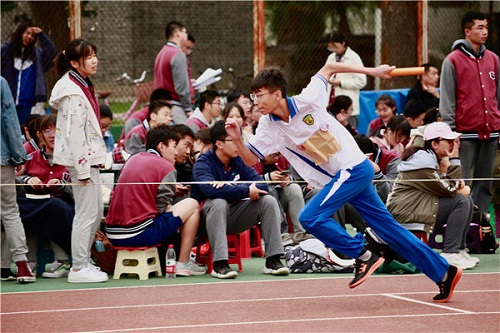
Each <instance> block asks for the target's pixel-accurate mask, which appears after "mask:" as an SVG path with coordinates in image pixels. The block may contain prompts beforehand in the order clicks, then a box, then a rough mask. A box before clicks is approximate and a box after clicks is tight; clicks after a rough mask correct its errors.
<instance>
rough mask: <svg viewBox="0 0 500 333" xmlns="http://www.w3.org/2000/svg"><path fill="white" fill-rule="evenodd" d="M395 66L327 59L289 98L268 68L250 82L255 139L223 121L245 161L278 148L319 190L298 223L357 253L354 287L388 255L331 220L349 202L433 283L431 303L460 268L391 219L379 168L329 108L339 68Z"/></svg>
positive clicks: (381, 73)
mask: <svg viewBox="0 0 500 333" xmlns="http://www.w3.org/2000/svg"><path fill="white" fill-rule="evenodd" d="M393 69H394V66H388V65H381V66H378V67H376V68H373V67H362V66H356V65H348V64H343V63H338V62H335V63H328V64H326V65H324V66H323V67H322V68H321V69H320V70H319V71H318V73H316V75H314V76H313V77H312V78H311V81H310V83H309V85H308V86H307V87H306V88H304V89H303V90H302V92H301V93H300V94H299V95H296V96H293V97H287V96H286V90H287V81H286V78H285V76H284V74H283V72H282V71H281V70H280V69H279V68H277V67H269V68H266V69H264V70H262V71H261V72H260V73H259V74H257V76H256V77H255V78H254V79H253V81H252V84H251V88H252V91H253V94H252V99H253V100H254V103H255V104H256V105H258V106H259V110H260V113H261V114H262V117H261V118H260V121H259V126H258V127H257V132H256V133H255V136H254V137H253V138H252V139H251V140H250V142H248V144H246V145H245V144H244V143H243V141H242V140H241V130H240V128H239V126H238V125H237V123H236V122H233V121H231V122H226V130H227V133H228V136H229V137H230V138H231V139H232V140H233V145H235V148H236V149H237V151H238V153H239V155H240V157H241V158H242V159H243V161H245V163H246V164H247V165H254V164H255V163H257V162H258V160H259V159H262V158H264V157H265V156H267V155H269V154H272V153H275V152H280V153H281V154H282V155H283V156H284V157H285V158H286V159H287V160H288V161H289V162H290V164H291V165H292V167H293V168H294V169H295V170H296V171H297V172H298V173H299V174H300V176H301V177H302V178H304V180H305V181H307V182H308V183H309V184H310V185H311V186H313V187H315V188H318V189H320V191H319V192H318V193H317V194H316V195H315V196H314V197H313V198H312V199H311V200H310V201H309V202H308V203H307V204H306V206H305V207H304V209H303V210H302V212H301V213H300V215H299V221H300V224H301V225H302V226H303V227H304V229H305V230H306V231H307V232H309V233H311V234H312V235H314V236H315V237H316V238H318V239H319V240H321V241H322V242H323V243H325V244H326V245H327V246H328V247H330V248H332V249H333V250H336V251H338V252H340V253H343V254H344V255H347V256H349V257H351V258H356V261H355V275H354V279H353V280H352V281H351V282H350V283H349V287H350V288H355V287H357V286H359V285H360V284H362V283H363V282H364V281H366V279H367V278H368V277H369V276H370V275H371V274H372V273H373V272H375V271H376V270H377V269H378V267H380V265H382V263H383V262H384V258H383V257H381V256H379V255H378V254H376V253H372V252H371V251H369V250H368V249H367V248H366V247H365V241H364V237H363V235H362V234H361V233H358V234H357V235H355V236H354V237H352V236H350V235H349V234H348V233H347V232H346V230H345V229H344V228H342V226H341V225H340V224H339V223H337V222H336V221H335V220H334V219H332V218H331V216H332V215H333V213H334V212H336V211H337V210H338V209H339V208H340V207H342V206H343V205H344V204H345V203H347V202H348V203H350V204H351V205H352V206H354V208H355V209H356V210H357V211H358V212H359V213H360V214H361V216H362V217H363V219H364V220H365V221H366V223H367V225H368V226H369V227H371V228H372V230H374V231H375V232H376V233H377V234H378V235H379V237H380V238H381V239H383V240H384V241H385V242H386V243H387V244H388V245H389V246H390V247H391V248H392V249H394V250H395V251H396V252H397V253H399V254H400V255H402V256H404V257H405V258H406V259H407V260H409V261H410V262H412V263H413V264H414V265H415V266H417V267H418V268H419V269H420V270H421V271H422V272H424V273H425V274H426V275H427V276H429V277H430V278H431V279H432V280H433V281H434V282H436V284H437V285H438V287H439V294H437V295H436V296H434V301H435V302H441V303H442V302H447V301H449V300H450V299H451V297H452V294H453V290H454V289H455V286H456V284H457V283H458V280H459V279H460V277H461V275H462V270H461V269H460V268H457V267H455V266H451V265H449V264H448V262H447V261H446V260H445V259H444V258H443V257H441V256H439V255H438V254H437V253H435V252H434V251H433V250H432V249H431V248H430V247H428V246H427V245H425V244H424V243H422V242H421V241H420V240H419V239H418V238H416V237H415V236H414V235H413V234H412V233H411V232H410V231H408V230H406V229H405V228H403V227H402V226H401V225H400V224H399V223H398V222H396V220H394V218H393V217H392V215H391V214H390V213H389V211H388V210H387V208H386V207H385V205H384V203H383V202H382V200H381V199H380V197H379V196H378V194H377V193H376V191H375V189H374V187H373V186H372V181H373V177H374V170H373V166H372V165H371V163H370V161H368V159H367V158H366V156H365V154H363V152H362V151H361V150H360V149H359V147H358V145H357V144H356V142H355V141H354V138H353V137H352V135H351V134H350V133H349V132H348V131H347V130H346V129H345V127H344V126H343V125H342V124H341V123H339V122H338V121H337V120H336V119H335V118H334V117H332V116H331V115H330V114H329V113H328V111H327V110H326V104H327V101H328V98H327V95H328V79H329V78H330V77H332V75H333V74H334V73H345V72H355V73H362V74H367V75H372V76H377V77H380V78H384V79H389V78H390V75H389V73H390V72H391V71H392V70H393Z"/></svg>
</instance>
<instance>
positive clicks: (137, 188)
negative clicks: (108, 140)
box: [106, 150, 177, 239]
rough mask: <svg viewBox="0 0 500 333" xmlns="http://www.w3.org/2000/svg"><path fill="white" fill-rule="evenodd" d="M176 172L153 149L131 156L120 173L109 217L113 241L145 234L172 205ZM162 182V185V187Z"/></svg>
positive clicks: (107, 217)
mask: <svg viewBox="0 0 500 333" xmlns="http://www.w3.org/2000/svg"><path fill="white" fill-rule="evenodd" d="M176 179H177V171H176V170H175V168H174V166H173V165H172V163H170V162H169V161H167V160H165V159H164V158H163V157H161V156H159V155H158V153H157V152H156V151H154V150H149V151H147V152H141V153H138V154H135V155H133V156H131V157H130V158H129V159H128V160H127V162H126V163H125V165H124V166H123V169H122V170H121V172H120V177H119V178H118V182H117V184H116V186H115V188H114V191H113V195H112V197H111V203H110V206H109V212H108V215H107V216H106V233H107V235H108V237H109V238H110V239H124V238H130V237H133V236H135V235H137V234H139V233H140V232H142V231H143V230H144V229H145V228H146V227H147V226H148V225H150V224H151V223H153V219H154V218H155V217H156V216H157V215H158V214H161V213H165V212H166V210H167V209H168V208H169V206H170V205H172V202H173V196H174V194H175V182H176ZM161 183H163V184H161Z"/></svg>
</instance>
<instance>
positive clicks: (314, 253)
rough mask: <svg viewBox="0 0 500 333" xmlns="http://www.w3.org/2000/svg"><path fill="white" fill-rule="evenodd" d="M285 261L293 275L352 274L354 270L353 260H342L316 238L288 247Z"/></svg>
mask: <svg viewBox="0 0 500 333" xmlns="http://www.w3.org/2000/svg"><path fill="white" fill-rule="evenodd" d="M285 261H286V265H287V267H288V268H289V269H290V272H291V273H351V272H353V270H354V260H353V259H350V260H345V259H340V258H339V257H338V256H336V255H335V253H333V251H332V250H331V249H329V248H327V247H326V246H325V244H323V243H322V242H321V241H320V240H318V239H315V238H314V239H306V240H304V241H302V242H300V243H299V244H298V245H295V246H287V247H286V248H285Z"/></svg>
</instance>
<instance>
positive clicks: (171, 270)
mask: <svg viewBox="0 0 500 333" xmlns="http://www.w3.org/2000/svg"><path fill="white" fill-rule="evenodd" d="M176 260H177V258H176V255H175V250H174V244H168V250H167V256H166V258H165V270H166V274H165V275H166V277H167V279H175V262H176Z"/></svg>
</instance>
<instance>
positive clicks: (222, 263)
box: [191, 120, 290, 279]
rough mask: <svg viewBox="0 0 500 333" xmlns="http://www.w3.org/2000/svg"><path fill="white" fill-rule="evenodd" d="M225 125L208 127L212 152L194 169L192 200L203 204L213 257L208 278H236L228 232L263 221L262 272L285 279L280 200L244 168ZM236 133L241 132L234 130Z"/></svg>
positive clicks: (204, 220)
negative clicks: (263, 256) (230, 259)
mask: <svg viewBox="0 0 500 333" xmlns="http://www.w3.org/2000/svg"><path fill="white" fill-rule="evenodd" d="M224 126H225V121H224V120H220V121H218V122H216V123H215V124H214V126H212V127H211V128H210V138H211V141H212V144H213V150H209V151H207V152H206V153H204V154H201V155H200V157H199V158H198V159H197V160H196V163H194V167H193V181H195V182H197V183H196V184H192V186H191V197H192V198H194V199H196V200H198V202H199V203H200V204H202V207H203V208H202V210H201V222H202V225H203V223H204V225H205V226H206V232H207V235H208V241H209V242H210V248H211V250H212V254H213V261H214V262H213V270H212V272H211V274H212V276H213V277H215V278H219V279H233V278H235V277H236V276H238V273H237V272H236V271H234V270H233V269H232V268H231V267H230V266H229V265H228V245H227V237H226V235H227V234H236V233H240V232H242V231H245V230H247V229H250V228H251V227H252V226H254V225H256V224H257V223H259V222H261V224H262V236H263V238H264V242H265V243H266V247H265V248H266V263H265V267H264V274H271V275H288V274H289V273H290V271H289V269H288V268H287V267H285V266H283V264H282V263H281V260H280V257H281V256H282V255H283V246H282V244H281V233H280V221H281V220H280V211H279V206H278V202H277V201H276V199H274V197H272V196H271V195H267V194H268V186H267V184H266V183H265V182H264V179H263V178H262V177H261V176H259V175H258V174H257V172H256V171H255V170H254V169H253V168H252V167H249V166H246V165H245V163H244V162H243V160H242V159H241V157H239V156H238V149H237V148H236V146H235V144H234V143H233V140H232V139H231V138H230V137H229V135H228V134H227V133H226V129H225V128H224ZM238 130H239V128H238Z"/></svg>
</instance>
